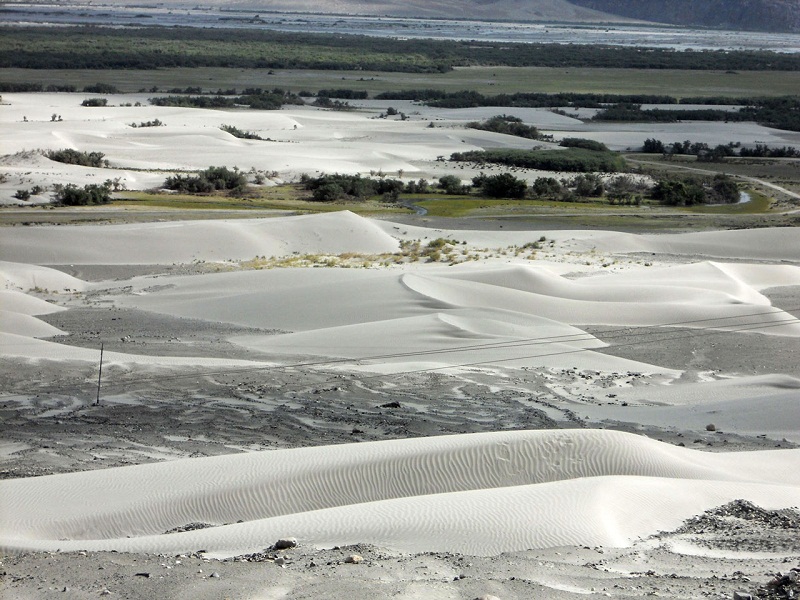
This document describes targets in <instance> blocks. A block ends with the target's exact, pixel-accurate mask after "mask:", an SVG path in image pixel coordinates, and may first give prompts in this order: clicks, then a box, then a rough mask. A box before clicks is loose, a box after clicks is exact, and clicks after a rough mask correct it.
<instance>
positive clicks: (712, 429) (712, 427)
mask: <svg viewBox="0 0 800 600" xmlns="http://www.w3.org/2000/svg"><path fill="white" fill-rule="evenodd" d="M716 430H717V426H716V425H714V424H713V423H709V424H708V425H706V431H716Z"/></svg>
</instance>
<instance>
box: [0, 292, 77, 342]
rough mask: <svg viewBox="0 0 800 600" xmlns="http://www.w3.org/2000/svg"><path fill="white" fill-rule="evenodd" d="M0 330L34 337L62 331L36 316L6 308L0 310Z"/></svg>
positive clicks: (51, 334) (61, 332)
mask: <svg viewBox="0 0 800 600" xmlns="http://www.w3.org/2000/svg"><path fill="white" fill-rule="evenodd" d="M0 300H2V298H0ZM0 332H2V333H11V334H15V335H20V336H27V337H35V338H40V337H50V336H53V335H61V334H63V333H64V332H63V331H61V330H60V329H58V328H56V327H53V326H52V325H48V324H47V323H45V322H44V321H40V320H39V319H37V318H36V317H32V316H30V315H25V314H21V313H18V312H11V311H8V310H0Z"/></svg>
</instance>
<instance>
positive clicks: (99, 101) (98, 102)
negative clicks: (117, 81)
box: [81, 98, 108, 106]
mask: <svg viewBox="0 0 800 600" xmlns="http://www.w3.org/2000/svg"><path fill="white" fill-rule="evenodd" d="M81 106H108V100H106V99H105V98H87V99H86V100H84V101H83V102H81Z"/></svg>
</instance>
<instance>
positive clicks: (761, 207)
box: [686, 189, 772, 215]
mask: <svg viewBox="0 0 800 600" xmlns="http://www.w3.org/2000/svg"><path fill="white" fill-rule="evenodd" d="M746 192H747V193H748V194H750V198H751V199H750V202H745V203H742V204H714V205H710V206H709V205H706V206H691V207H687V208H686V210H687V212H693V213H704V214H724V215H756V214H762V213H766V212H768V211H769V209H770V206H771V205H772V199H771V198H769V197H768V196H766V195H765V194H762V193H761V192H758V191H756V190H753V189H748V190H746Z"/></svg>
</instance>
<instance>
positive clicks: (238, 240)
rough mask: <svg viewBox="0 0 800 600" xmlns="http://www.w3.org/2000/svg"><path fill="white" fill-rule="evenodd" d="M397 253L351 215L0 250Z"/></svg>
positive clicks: (109, 258) (55, 238)
mask: <svg viewBox="0 0 800 600" xmlns="http://www.w3.org/2000/svg"><path fill="white" fill-rule="evenodd" d="M397 249H398V242H397V240H395V239H393V238H392V237H390V236H389V235H388V234H386V233H385V232H384V231H382V230H381V229H379V228H377V227H375V226H374V224H372V222H370V221H369V220H367V219H364V218H362V217H359V216H357V215H355V214H353V213H351V212H348V211H342V212H337V213H324V214H316V215H302V216H298V217H283V218H276V219H256V220H250V219H248V220H240V221H237V220H230V221H180V222H171V223H143V224H131V225H108V226H93V225H85V226H80V227H58V228H31V229H22V228H13V229H9V230H8V231H6V232H4V235H3V240H2V244H1V245H0V253H2V256H3V257H5V258H6V259H8V260H14V261H19V262H31V263H35V264H41V265H44V264H109V265H110V264H171V263H190V262H193V261H225V260H246V259H251V258H253V257H255V256H286V255H290V254H292V253H294V252H297V253H300V254H306V253H330V254H338V253H342V252H363V253H381V252H394V251H396V250H397ZM65 277H66V276H65Z"/></svg>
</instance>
